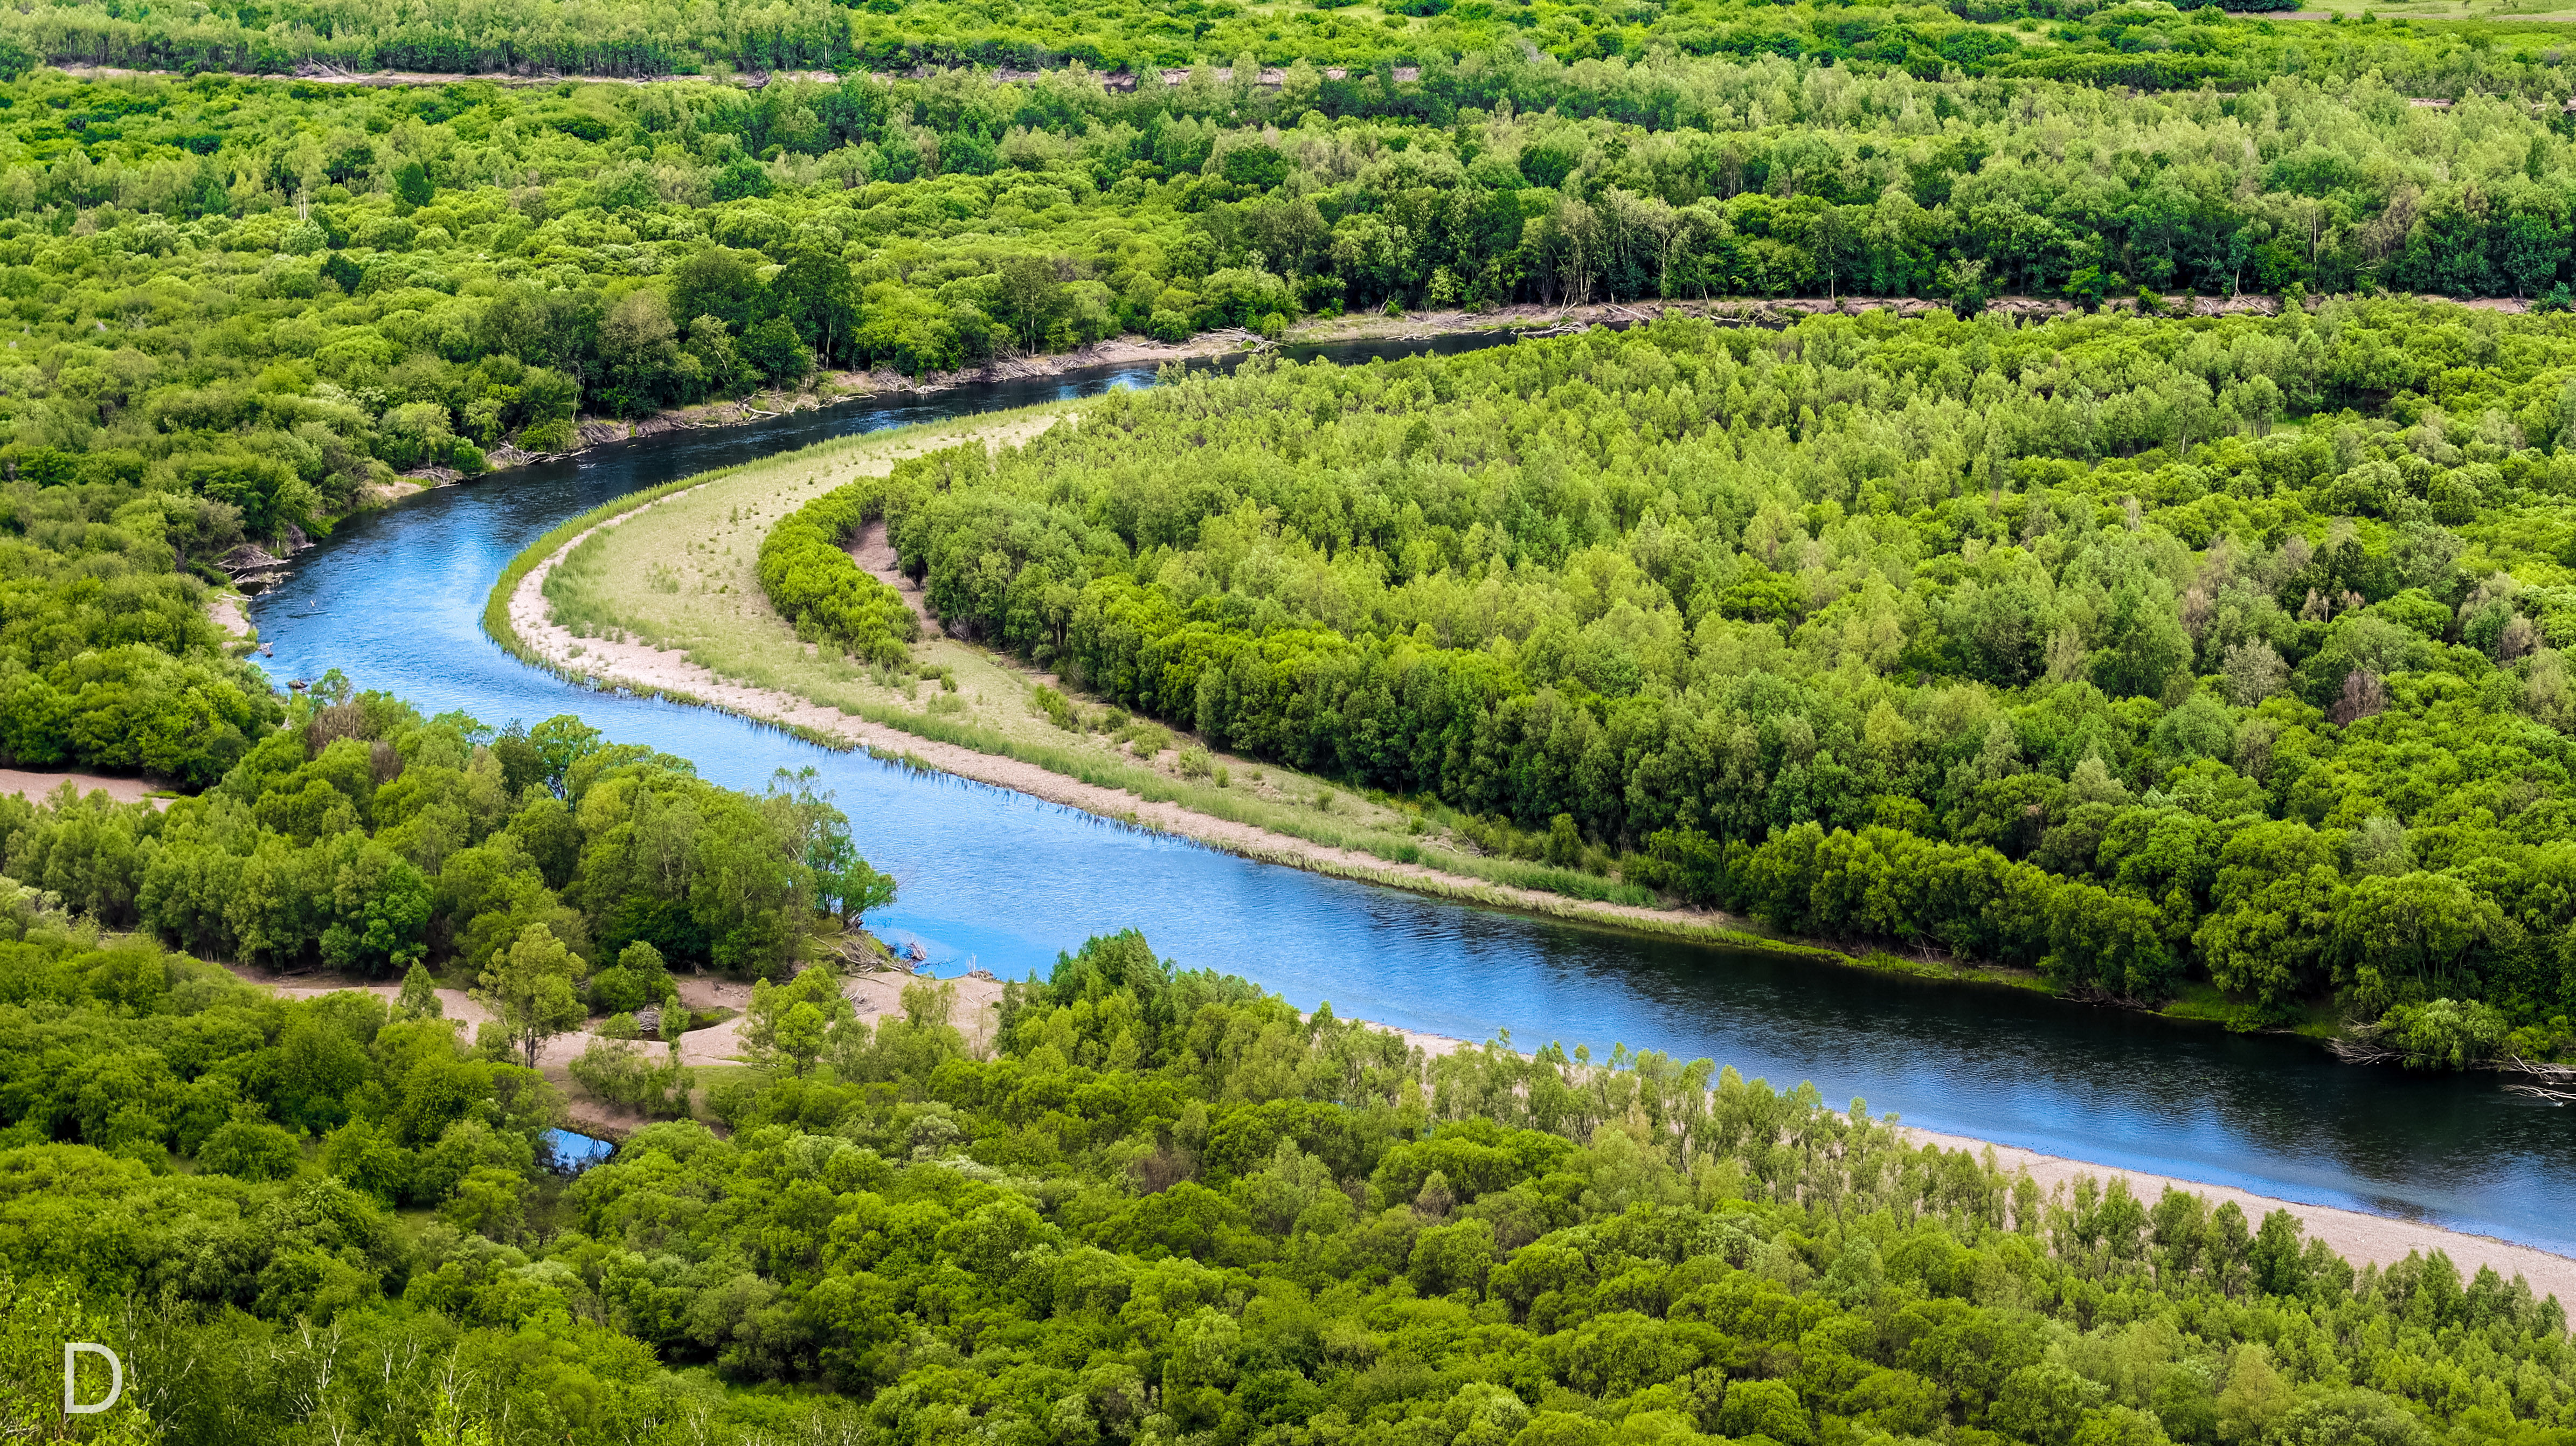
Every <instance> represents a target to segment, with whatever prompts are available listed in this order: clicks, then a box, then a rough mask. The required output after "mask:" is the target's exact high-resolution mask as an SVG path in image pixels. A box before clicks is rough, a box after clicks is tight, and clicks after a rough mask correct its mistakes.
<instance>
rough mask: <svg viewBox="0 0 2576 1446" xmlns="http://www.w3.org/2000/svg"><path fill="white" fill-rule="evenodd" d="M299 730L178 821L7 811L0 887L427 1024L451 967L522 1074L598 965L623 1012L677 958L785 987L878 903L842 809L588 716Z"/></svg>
mask: <svg viewBox="0 0 2576 1446" xmlns="http://www.w3.org/2000/svg"><path fill="white" fill-rule="evenodd" d="M295 721H296V722H298V723H299V724H300V725H301V726H300V727H296V728H293V729H291V730H285V731H280V732H277V733H274V734H271V735H270V736H269V737H268V738H266V739H265V740H264V741H262V742H261V743H260V744H259V746H257V747H256V748H253V749H251V750H250V751H249V752H248V753H247V754H246V755H245V756H244V757H243V758H242V760H241V761H240V762H239V763H238V764H236V765H235V766H234V767H233V769H232V770H231V771H230V772H229V773H227V774H226V775H224V777H223V779H222V781H221V782H220V783H219V784H218V785H217V786H216V787H215V788H214V789H212V790H210V791H209V792H207V793H205V794H203V795H201V796H200V797H197V798H191V799H181V800H178V801H176V802H174V803H171V804H170V805H169V806H168V807H167V808H166V809H164V808H156V807H154V806H152V805H149V804H136V805H118V804H113V803H110V802H109V801H108V800H107V799H106V797H105V796H104V795H95V794H94V795H92V796H91V797H89V798H88V799H80V798H76V797H72V796H69V795H66V796H62V797H58V798H55V799H53V800H50V801H48V802H47V803H45V804H44V805H42V806H40V807H31V806H29V805H28V804H26V803H24V802H22V801H20V800H17V799H14V798H10V799H0V870H6V871H11V872H12V873H13V876H14V877H20V878H23V879H25V880H26V881H27V882H28V883H30V884H32V885H34V886H36V887H38V888H42V889H48V890H52V891H55V892H57V893H59V894H60V895H61V896H62V898H63V899H64V901H65V902H66V903H68V904H69V905H71V906H72V907H73V908H75V909H77V910H79V911H80V912H82V913H84V914H87V915H90V916H93V917H95V918H96V919H98V920H99V921H100V922H101V923H103V924H106V925H108V926H109V927H113V928H139V929H141V930H143V931H145V932H146V933H149V934H151V935H153V936H155V937H157V938H159V939H161V940H162V941H164V942H166V943H168V944H170V945H172V946H175V947H178V948H183V949H188V950H190V951H193V952H196V953H199V954H202V955H207V956H211V957H216V958H231V959H237V960H240V961H242V962H245V963H259V964H264V965H269V966H272V967H281V968H308V967H315V966H321V967H327V968H332V969H338V970H346V971H352V972H356V973H361V974H371V975H375V976H376V977H379V978H387V979H402V980H404V999H403V1007H404V1009H405V1010H406V1011H407V1012H409V1013H411V1014H413V1015H416V1016H423V1017H435V1010H434V1009H433V1008H432V1006H434V1005H435V1004H436V997H435V995H434V993H432V992H431V990H432V987H433V986H432V983H431V981H430V980H429V978H428V977H427V976H426V974H422V975H420V976H419V977H418V978H417V979H413V978H411V977H408V976H410V975H411V974H412V972H413V971H416V970H418V969H419V967H420V963H421V961H422V960H424V959H433V960H451V959H452V960H454V961H455V962H457V963H458V964H459V965H461V966H463V972H465V973H466V974H467V975H468V977H474V976H480V975H490V976H491V978H490V979H489V980H487V981H485V982H484V985H483V987H484V988H486V989H497V990H500V991H501V995H500V996H496V997H506V998H508V999H509V1000H511V1001H513V1002H512V1003H511V1004H510V1006H509V1009H508V1010H505V1011H504V1012H505V1013H512V1015H513V1023H512V1024H511V1026H510V1029H511V1032H512V1033H513V1035H514V1036H515V1041H514V1045H513V1047H515V1048H517V1049H519V1050H520V1051H521V1052H522V1053H523V1054H525V1053H526V1051H528V1050H529V1049H530V1048H531V1047H532V1041H535V1042H539V1043H541V1040H539V1038H538V1036H539V1035H541V1034H542V1033H543V1032H544V1030H545V1028H547V1027H549V1022H550V1021H551V1022H552V1023H553V1025H555V1026H559V1025H560V1024H561V1022H562V1021H563V1020H565V1019H571V1020H575V1021H577V1020H578V1019H579V1018H580V1017H582V1014H583V1010H582V1008H581V1006H580V1004H579V1002H578V1000H579V997H580V995H581V993H582V992H583V991H582V990H581V988H580V985H581V983H582V981H583V979H584V978H585V977H588V976H592V975H593V974H594V970H593V968H592V965H593V963H594V962H601V961H610V960H613V961H614V964H613V967H609V968H604V969H600V970H598V971H596V972H597V974H599V975H602V976H607V977H605V978H604V979H601V980H598V981H597V982H595V984H594V987H593V991H592V992H594V993H597V994H599V995H600V996H601V998H602V1000H603V1002H605V1003H607V1004H609V1005H611V1006H612V1007H627V1008H632V1007H635V1006H637V1005H640V1004H642V1003H643V1002H645V1001H646V1000H648V999H654V998H661V997H665V996H666V995H667V993H668V991H669V989H670V983H669V979H668V977H667V970H666V967H665V965H664V963H663V961H664V960H665V959H671V960H679V961H685V962H687V963H689V964H691V965H693V966H698V967H706V966H713V967H715V968H717V969H719V970H722V971H725V972H728V973H732V974H736V975H740V976H755V975H774V976H778V977H786V976H787V975H788V974H790V973H792V972H793V965H794V962H795V960H796V958H797V955H798V951H799V950H800V948H801V947H802V941H803V936H804V932H805V930H806V928H807V926H808V924H809V922H810V920H811V918H812V915H813V912H814V910H815V909H816V908H818V907H838V906H840V905H841V904H843V903H844V901H845V899H846V898H847V897H849V896H848V895H846V894H845V893H844V892H842V891H844V890H847V889H849V888H850V887H852V885H853V883H854V882H855V883H856V884H858V885H859V886H860V893H859V895H858V897H860V898H862V899H866V898H872V897H874V895H872V894H871V893H870V892H869V891H868V889H867V887H866V880H865V879H864V878H862V877H861V872H862V871H865V872H866V873H867V874H868V875H869V876H871V877H873V876H874V871H873V870H870V869H868V868H867V865H866V863H865V861H864V860H862V859H860V858H859V857H858V856H857V854H856V853H855V851H853V850H852V849H851V848H850V847H849V824H848V820H847V819H846V818H844V817H842V815H841V814H840V812H839V810H837V809H835V808H833V807H832V806H831V804H830V802H829V800H828V799H823V798H813V797H807V798H805V799H804V800H803V801H802V802H801V803H799V802H795V801H794V800H791V799H783V798H778V797H771V798H762V797H755V796H751V795H745V794H739V793H734V792H731V791H729V790H725V789H720V788H716V787H714V786H712V785H710V784H708V783H705V782H704V781H702V780H700V779H698V778H697V777H695V776H694V774H693V773H692V772H691V771H690V770H689V767H688V765H687V764H686V763H685V762H684V761H682V760H679V759H675V758H670V757H668V756H666V755H660V754H654V753H651V752H650V751H648V750H644V749H638V748H633V747H624V746H615V745H608V744H604V743H602V742H601V741H600V739H599V737H598V734H597V731H596V730H594V729H590V728H588V727H587V726H586V725H584V724H582V723H581V722H580V720H579V719H577V718H573V717H569V716H566V717H563V718H556V719H549V720H547V721H546V722H544V723H540V724H539V725H537V727H536V728H535V729H533V730H525V731H520V730H514V731H512V732H509V733H503V734H498V735H496V734H494V733H492V732H491V731H490V730H488V729H485V728H483V727H481V726H480V725H478V724H476V723H475V722H474V721H473V720H471V719H469V718H464V717H462V716H461V715H447V716H443V717H440V718H437V719H429V720H424V719H422V718H421V717H420V716H419V715H418V714H417V713H415V712H413V711H412V710H411V709H410V708H409V707H407V706H405V705H404V704H402V703H400V702H397V701H395V700H393V699H390V698H386V697H383V696H380V695H376V694H362V695H358V696H356V697H354V698H345V699H344V701H340V702H330V701H328V700H316V701H314V702H299V703H298V704H297V705H296V719H295ZM514 759H515V760H516V762H515V763H514V762H513V761H512V760H514ZM514 768H515V769H516V770H517V772H518V783H517V787H516V789H515V790H514V789H513V788H512V786H511V784H512V779H511V773H512V771H513V769H514ZM554 790H560V791H561V793H562V795H563V796H562V797H561V798H558V797H556V796H555V792H554ZM539 934H542V936H543V938H544V939H545V940H547V941H550V943H547V944H540V943H537V942H535V939H536V936H537V935H539ZM639 945H640V946H642V947H641V948H640V949H639V948H638V947H637V946H639ZM523 950H533V951H534V952H533V953H530V954H529V956H528V960H527V961H525V968H524V969H523V968H522V961H521V960H520V958H519V955H520V953H521V951H523ZM617 951H623V952H622V953H621V952H617ZM540 966H542V967H540ZM528 970H534V971H535V972H533V973H529V972H527V971H528ZM567 971H569V972H568V973H567ZM548 980H554V981H558V982H560V983H562V984H563V985H564V986H565V988H566V989H568V990H570V991H571V993H570V994H569V995H566V994H563V993H561V992H559V991H557V989H556V988H555V985H554V984H553V983H548V982H546V981H548ZM415 985H417V987H415ZM630 994H631V995H633V996H634V997H633V998H631V999H630V998H629V997H627V996H629V995H630ZM612 995H613V996H615V997H614V998H610V997H609V996H612Z"/></svg>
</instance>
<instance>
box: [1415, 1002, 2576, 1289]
mask: <svg viewBox="0 0 2576 1446" xmlns="http://www.w3.org/2000/svg"><path fill="white" fill-rule="evenodd" d="M1378 1027H1379V1028H1382V1029H1392V1028H1394V1027H1393V1026H1391V1025H1380V1026H1378ZM1395 1033H1397V1034H1400V1035H1402V1036H1403V1037H1404V1039H1405V1042H1406V1043H1408V1044H1413V1045H1416V1046H1419V1047H1420V1048H1421V1049H1422V1050H1423V1051H1424V1052H1426V1053H1429V1054H1448V1053H1451V1052H1453V1051H1456V1050H1461V1049H1473V1048H1476V1046H1474V1045H1472V1044H1470V1043H1468V1042H1467V1041H1465V1040H1462V1039H1453V1038H1451V1037H1449V1036H1447V1035H1442V1034H1425V1033H1423V1032H1421V1031H1419V1030H1411V1029H1396V1030H1395ZM1898 1128H1899V1129H1900V1130H1902V1131H1903V1132H1904V1134H1905V1135H1906V1137H1907V1138H1909V1139H1911V1140H1913V1141H1914V1142H1915V1143H1916V1144H1919V1145H1937V1146H1939V1147H1940V1148H1942V1149H1944V1150H1966V1151H1968V1152H1969V1153H1970V1154H1975V1155H1983V1154H1985V1153H1987V1152H1992V1153H1993V1155H1994V1159H1995V1163H1996V1164H1997V1165H1999V1166H2001V1167H2002V1168H2003V1169H2004V1170H2006V1171H2007V1172H2012V1173H2027V1174H2028V1175H2029V1176H2030V1177H2031V1179H2032V1180H2033V1181H2035V1182H2037V1183H2038V1185H2039V1186H2040V1188H2041V1189H2043V1190H2052V1191H2053V1190H2055V1189H2057V1188H2059V1187H2061V1186H2068V1187H2071V1186H2072V1185H2073V1184H2074V1182H2075V1181H2076V1180H2077V1179H2079V1178H2083V1177H2086V1176H2090V1177H2091V1178H2093V1179H2095V1180H2098V1181H2101V1182H2103V1183H2105V1184H2108V1183H2109V1182H2110V1181H2112V1180H2114V1179H2121V1180H2126V1181H2127V1182H2128V1185H2129V1192H2130V1193H2131V1194H2133V1195H2136V1196H2137V1197H2138V1198H2140V1199H2141V1200H2144V1201H2146V1202H2147V1203H2148V1204H2149V1205H2151V1206H2152V1205H2153V1204H2154V1203H2155V1201H2156V1199H2157V1197H2158V1196H2161V1195H2162V1194H2164V1192H2165V1191H2166V1190H2168V1189H2173V1190H2180V1191H2182V1192H2183V1193H2185V1194H2187V1195H2198V1196H2199V1197H2201V1199H2202V1200H2204V1201H2206V1202H2207V1203H2208V1204H2209V1205H2210V1206H2211V1207H2212V1208H2213V1209H2214V1208H2216V1207H2217V1206H2219V1205H2222V1204H2225V1203H2227V1202H2228V1201H2231V1200H2232V1201H2234V1202H2236V1208H2238V1209H2240V1210H2242V1211H2244V1212H2245V1223H2246V1225H2247V1227H2248V1228H2252V1227H2254V1226H2257V1225H2260V1224H2261V1223H2262V1221H2263V1217H2264V1216H2266V1215H2269V1214H2271V1213H2272V1212H2273V1211H2275V1210H2287V1211H2289V1212H2290V1215H2291V1217H2292V1218H2293V1219H2296V1220H2297V1221H2298V1222H2299V1223H2300V1224H2301V1225H2302V1226H2304V1227H2305V1228H2306V1230H2307V1233H2308V1234H2309V1235H2311V1236H2314V1237H2315V1238H2317V1239H2319V1240H2322V1241H2324V1242H2325V1243H2326V1244H2327V1245H2328V1246H2330V1247H2331V1248H2332V1249H2333V1250H2334V1252H2335V1253H2336V1254H2338V1255H2341V1256H2342V1257H2343V1258H2344V1259H2346V1260H2349V1261H2351V1262H2352V1263H2353V1264H2354V1265H2356V1266H2360V1265H2380V1266H2387V1265H2393V1264H2395V1263H2396V1262H2398V1261H2400V1260H2404V1259H2405V1258H2406V1257H2407V1255H2408V1254H2410V1253H2421V1254H2425V1255H2430V1254H2432V1253H2433V1252H2434V1251H2436V1250H2439V1251H2442V1252H2444V1253H2446V1254H2448V1255H2449V1256H2450V1257H2451V1263H2452V1264H2453V1265H2456V1266H2458V1267H2459V1269H2460V1275H2461V1277H2462V1278H2463V1279H2464V1280H2465V1279H2466V1278H2467V1277H2469V1276H2473V1275H2475V1274H2477V1272H2478V1267H2479V1266H2481V1265H2487V1266H2493V1267H2494V1268H2495V1272H2496V1274H2498V1275H2501V1276H2503V1277H2504V1278H2506V1279H2507V1280H2511V1279H2512V1278H2513V1277H2515V1276H2517V1275H2519V1276H2521V1277H2523V1278H2524V1279H2525V1280H2528V1281H2530V1282H2531V1291H2532V1294H2534V1295H2538V1296H2551V1295H2554V1296H2556V1297H2558V1299H2559V1301H2560V1302H2561V1303H2562V1304H2566V1305H2570V1306H2576V1258H2571V1257H2569V1256H2566V1255H2561V1254H2556V1253H2554V1252H2551V1251H2547V1250H2542V1249H2539V1248H2537V1247H2535V1246H2530V1245H2516V1244H2514V1243H2513V1242H2511V1241H2507V1240H2498V1239H2496V1238H2495V1237H2493V1236H2489V1235H2476V1234H2472V1233H2470V1232H2468V1231H2465V1230H2451V1229H2447V1228H2445V1227H2443V1226H2439V1225H2427V1224H2425V1223H2423V1222H2421V1221H2416V1220H2401V1219H2398V1218H2396V1217H2395V1216H2390V1215H2373V1214H2370V1213H2369V1212H2367V1211H2361V1210H2346V1209H2342V1208H2340V1207H2338V1206H2333V1205H2311V1204H2308V1203H2306V1202H2304V1201H2299V1200H2284V1199H2280V1198H2278V1197H2275V1196H2270V1195H2257V1194H2255V1193H2254V1192H2252V1191H2250V1190H2240V1189H2238V1188H2236V1187H2234V1186H2232V1185H2214V1184H2211V1183H2209V1182H2207V1181H2204V1180H2187V1179H2183V1178H2181V1177H2179V1176H2173V1175H2157V1174H2151V1173H2149V1172H2147V1171H2144V1170H2129V1169H2122V1168H2120V1167H2118V1166H2113V1165H2098V1164H2094V1163H2092V1162H2090V1161H2085V1160H2070V1159H2067V1158H2066V1157H2064V1156H2062V1155H2043V1154H2041V1153H2040V1152H2038V1151H2037V1150H2026V1149H2023V1148H2022V1147H2020V1146H2018V1145H2004V1144H1997V1143H1995V1142H1994V1141H1992V1140H1980V1139H1977V1138H1974V1137H1973V1136H1969V1135H1951V1134H1943V1133H1941V1132H1939V1131H1937V1130H1925V1129H1918V1128H1916V1127H1914V1126H1912V1125H1906V1124H1902V1123H1900V1124H1899V1125H1898Z"/></svg>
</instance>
